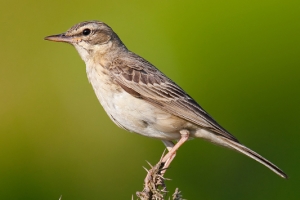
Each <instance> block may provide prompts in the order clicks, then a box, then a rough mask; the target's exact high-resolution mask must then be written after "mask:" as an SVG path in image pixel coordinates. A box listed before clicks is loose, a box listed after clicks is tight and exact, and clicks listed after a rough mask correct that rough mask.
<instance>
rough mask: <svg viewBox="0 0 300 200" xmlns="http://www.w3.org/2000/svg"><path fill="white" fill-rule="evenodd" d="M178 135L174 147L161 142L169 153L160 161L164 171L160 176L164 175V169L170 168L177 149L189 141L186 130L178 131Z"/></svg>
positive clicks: (169, 142)
mask: <svg viewBox="0 0 300 200" xmlns="http://www.w3.org/2000/svg"><path fill="white" fill-rule="evenodd" d="M180 135H181V138H180V140H179V141H178V142H177V143H176V144H175V145H174V143H173V142H171V141H166V140H163V143H164V144H165V145H166V147H167V149H168V151H169V152H168V153H167V154H166V155H165V156H164V157H163V159H162V160H161V162H162V163H163V164H164V166H163V167H162V168H163V169H164V170H162V171H161V174H162V175H164V173H165V172H166V168H168V167H169V166H170V164H171V162H172V161H173V159H174V158H175V156H176V151H177V150H178V149H179V147H180V146H181V145H183V143H185V142H186V141H187V140H188V139H189V135H190V133H189V131H188V130H185V129H184V130H181V131H180Z"/></svg>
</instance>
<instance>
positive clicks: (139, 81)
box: [110, 53, 238, 142]
mask: <svg viewBox="0 0 300 200" xmlns="http://www.w3.org/2000/svg"><path fill="white" fill-rule="evenodd" d="M130 58H131V59H130ZM130 58H129V59H128V57H127V58H126V59H125V58H124V59H122V58H117V59H115V60H114V61H113V63H112V64H111V66H110V72H111V76H112V77H113V79H114V80H115V81H116V82H117V83H118V84H119V85H120V86H121V87H122V88H123V89H124V90H125V91H126V92H128V93H130V94H131V95H133V96H135V97H137V98H141V99H143V100H145V101H147V102H149V103H151V104H152V105H154V106H156V107H158V108H160V109H162V110H165V111H166V112H169V113H171V114H173V115H176V116H178V117H180V118H183V119H185V120H187V121H190V122H192V123H194V124H197V125H199V126H200V127H203V128H205V129H208V130H210V131H212V132H214V133H215V134H218V135H221V136H223V137H225V138H228V139H231V140H234V141H236V142H238V140H237V139H236V138H235V137H234V136H233V135H231V134H230V133H228V132H227V131H226V130H225V129H224V128H222V127H221V126H220V125H219V124H218V123H217V122H216V121H215V120H214V119H213V118H212V117H211V116H210V115H209V114H208V113H207V112H206V111H205V110H204V109H203V108H201V106H200V105H198V104H197V102H196V101H195V100H193V99H192V98H191V97H190V96H189V95H188V94H186V93H185V91H184V90H183V89H181V88H180V87H179V86H178V85H177V84H176V83H174V82H173V81H172V80H170V79H169V78H167V77H166V76H165V75H164V74H163V73H162V72H160V71H159V70H158V69H157V68H155V67H154V66H153V65H152V64H151V63H149V62H147V61H146V60H144V59H143V58H141V57H139V56H137V55H135V54H133V53H131V57H130Z"/></svg>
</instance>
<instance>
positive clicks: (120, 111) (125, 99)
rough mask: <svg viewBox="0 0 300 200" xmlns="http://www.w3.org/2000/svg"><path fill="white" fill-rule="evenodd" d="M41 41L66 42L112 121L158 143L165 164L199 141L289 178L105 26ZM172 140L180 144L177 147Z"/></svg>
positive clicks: (81, 27) (90, 24) (91, 24)
mask: <svg viewBox="0 0 300 200" xmlns="http://www.w3.org/2000/svg"><path fill="white" fill-rule="evenodd" d="M45 39H46V40H50V41H55V42H66V43H69V44H72V45H73V46H74V47H75V48H76V49H77V51H78V53H79V55H80V56H81V58H82V59H83V61H84V62H85V64H86V72H87V76H88V79H89V81H90V83H91V84H92V86H93V89H94V91H95V93H96V95H97V97H98V99H99V101H100V103H101V105H102V106H103V108H104V110H105V111H106V113H107V114H108V116H109V117H110V118H111V120H112V121H113V122H114V123H115V124H116V125H118V126H119V127H121V128H123V129H125V130H128V131H131V132H135V133H139V134H141V135H144V136H148V137H152V138H157V139H160V140H162V142H163V143H164V144H165V145H166V147H167V148H168V150H169V153H168V154H167V155H166V156H165V157H164V159H163V162H169V163H170V162H171V160H172V159H173V158H174V156H175V153H176V150H177V149H178V148H179V147H180V145H182V144H183V143H184V142H185V141H186V140H187V139H188V138H203V139H205V140H208V141H210V142H213V143H215V144H218V145H221V146H225V147H229V148H231V149H234V150H237V151H238V152H240V153H243V154H245V155H247V156H249V157H251V158H253V159H254V160H256V161H258V162H260V163H262V164H263V165H265V166H266V167H268V168H269V169H271V170H272V171H273V172H275V173H276V174H278V175H279V176H281V177H283V178H287V175H286V174H285V173H284V172H283V171H282V170H281V169H279V168H278V167H277V166H275V165H274V164H273V163H271V162H270V161H268V160H266V159H265V158H263V157H262V156H260V155H259V154H257V153H255V152H254V151H252V150H251V149H249V148H247V147H245V146H244V145H242V144H240V143H239V141H238V140H237V139H236V138H235V137H234V136H233V135H231V134H230V133H229V132H228V131H226V130H225V129H224V128H222V127H221V126H220V125H219V124H218V123H217V122H216V121H215V120H214V119H213V118H212V117H211V116H210V115H209V114H208V113H207V112H206V111H205V110H203V108H201V106H200V105H198V104H197V102H196V101H195V100H194V99H192V98H191V97H190V96H189V95H188V94H187V93H186V92H185V91H184V90H183V89H181V88H180V87H179V86H178V85H177V84H176V83H174V82H173V81H172V80H171V79H169V78H168V77H167V76H166V75H164V74H163V73H162V72H160V71H159V70H158V69H157V68H156V67H155V66H153V65H152V64H151V63H149V62H148V61H146V60H145V59H143V58H142V57H140V56H138V55H136V54H135V53H133V52H131V51H129V50H128V49H127V48H126V46H125V45H124V44H123V43H122V41H121V40H120V38H119V37H118V35H117V34H116V33H115V32H114V31H113V30H112V29H111V28H110V27H109V26H108V25H106V24H105V23H103V22H99V21H86V22H82V23H79V24H76V25H74V26H73V27H72V28H70V29H69V30H68V31H67V32H65V33H62V34H58V35H52V36H48V37H46V38H45ZM174 140H178V142H177V143H176V144H175V145H174V143H173V142H172V141H174ZM167 166H168V165H167Z"/></svg>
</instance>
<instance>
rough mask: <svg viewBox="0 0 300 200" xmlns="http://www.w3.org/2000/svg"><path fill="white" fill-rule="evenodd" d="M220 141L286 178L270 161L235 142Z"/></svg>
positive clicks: (224, 139)
mask: <svg viewBox="0 0 300 200" xmlns="http://www.w3.org/2000/svg"><path fill="white" fill-rule="evenodd" d="M221 140H223V141H224V142H225V143H226V144H227V145H228V146H229V147H231V148H233V149H235V150H236V151H238V152H240V153H242V154H245V155H247V156H249V157H250V158H253V159H254V160H256V161H257V162H260V163H261V164H263V165H265V166H266V167H268V168H269V169H270V170H272V171H273V172H275V173H276V174H278V175H279V176H281V177H282V178H288V176H287V175H286V174H285V173H284V172H283V171H282V170H281V169H279V167H277V166H276V165H274V164H273V163H271V162H270V161H268V160H267V159H265V158H264V157H262V156H261V155H259V154H258V153H256V152H254V151H252V150H251V149H249V148H247V147H245V146H244V145H242V144H239V143H237V142H235V141H232V140H230V139H227V138H224V137H222V139H221Z"/></svg>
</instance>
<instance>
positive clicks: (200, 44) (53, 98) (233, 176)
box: [0, 0, 300, 200]
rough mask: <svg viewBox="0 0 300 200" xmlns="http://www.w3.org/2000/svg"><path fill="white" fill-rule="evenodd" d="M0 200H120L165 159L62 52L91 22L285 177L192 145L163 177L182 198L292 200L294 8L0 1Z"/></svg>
mask: <svg viewBox="0 0 300 200" xmlns="http://www.w3.org/2000/svg"><path fill="white" fill-rule="evenodd" d="M0 10H1V12H0V16H1V17H0V22H1V30H2V31H1V32H0V35H1V48H0V59H1V66H0V95H1V98H0V199H9V200H11V199H12V200H14V199H31V200H32V199H45V200H48V199H49V200H50V199H51V200H55V199H58V198H59V197H60V195H62V199H63V200H70V199H72V200H77V199H78V200H81V199H86V200H89V199H131V195H132V194H135V192H136V191H140V190H141V189H142V184H143V179H144V177H145V175H146V173H145V171H144V169H143V168H142V166H147V164H146V162H145V160H148V161H149V162H151V163H153V164H154V163H156V162H157V161H158V160H159V158H160V156H161V154H162V151H163V150H164V146H163V144H162V143H161V142H160V141H158V140H154V139H149V138H146V137H142V136H139V135H137V134H133V133H128V132H127V131H124V130H121V129H119V128H118V127H117V126H115V125H114V124H113V123H112V122H111V121H110V119H109V118H108V117H107V115H106V114H105V112H104V110H103V109H102V107H101V106H100V104H99V103H98V101H97V99H96V96H95V95H94V92H93V90H92V88H91V86H90V84H89V83H88V81H87V78H86V74H85V65H84V63H83V61H82V60H81V59H80V57H79V56H78V54H77V52H76V51H75V49H74V48H73V47H72V46H70V45H67V44H62V43H53V42H47V41H44V40H43V38H44V37H45V36H47V35H51V34H56V33H61V32H64V31H66V30H67V29H68V28H70V27H71V26H72V25H74V24H75V23H78V22H81V21H85V20H92V19H97V20H101V21H104V22H106V23H107V24H109V25H110V26H111V27H113V29H114V30H115V31H116V32H117V33H118V35H119V36H120V37H121V39H122V40H123V42H124V43H125V44H126V45H127V47H128V48H129V49H130V50H132V51H134V52H136V53H138V54H139V55H141V56H143V57H144V58H146V59H147V60H149V61H150V62H152V63H153V64H154V65H156V66H157V67H158V68H159V69H160V70H161V71H163V72H164V73H166V74H167V75H168V76H169V77H170V78H172V79H173V80H174V81H175V82H177V83H178V84H179V85H180V86H181V87H183V88H184V89H185V90H186V91H187V92H188V93H189V94H190V95H191V96H192V97H194V98H195V99H196V100H197V101H198V102H199V103H200V104H201V105H202V106H203V107H204V108H205V109H206V110H207V111H208V112H209V113H210V114H211V115H212V116H213V117H214V118H215V119H216V120H217V121H218V122H219V123H220V124H221V125H223V126H224V127H225V128H226V129H227V130H229V131H230V132H231V133H232V134H234V135H235V136H236V137H237V138H239V140H240V141H241V142H242V143H244V144H246V145H247V146H248V147H250V148H252V149H254V150H255V151H257V152H259V153H260V154H262V155H263V156H265V157H266V158H268V159H269V160H271V161H272V162H274V163H275V164H276V165H278V166H279V167H280V168H282V169H283V170H284V171H285V172H286V173H287V174H288V175H289V177H290V178H289V180H283V179H281V178H280V177H278V176H277V175H275V174H273V173H272V172H271V171H270V170H268V169H267V168H265V167H264V166H262V165H260V164H258V163H257V162H255V161H253V160H251V159H249V158H247V157H245V156H243V155H241V154H238V153H235V152H234V151H231V150H228V149H224V148H221V147H217V146H214V145H211V144H210V143H207V142H204V141H201V140H192V141H190V142H188V143H187V144H185V145H184V146H183V147H182V148H181V149H180V151H179V152H178V154H177V157H176V159H175V161H174V162H173V163H172V166H171V169H170V170H168V172H167V174H166V176H167V177H169V178H171V179H172V181H168V182H167V185H168V189H169V190H170V191H171V192H172V191H174V190H175V188H176V187H179V189H180V190H182V194H183V195H184V198H186V199H249V200H250V199H251V200H252V199H256V200H259V199H264V200H265V199H272V200H274V199H300V191H299V187H300V181H299V179H300V170H299V168H300V155H299V154H300V147H299V139H300V127H299V111H300V109H299V108H300V106H299V102H300V92H299V89H300V76H299V75H300V74H299V72H300V58H299V53H300V39H299V38H300V1H298V0H295V1H291V0H287V1H274V0H252V1H240V0H227V1H204V0H198V1H196V0H194V1H192V0H188V1H179V0H176V1H175V0H173V1H161V0H160V1H159V0H155V1H138V0H135V1H116V0H101V1H100V0H96V1H95V0H89V1H72V2H70V1H57V0H52V1H36V0H35V1H34V0H31V1H30V0H27V1H18V2H14V1H8V0H1V5H0Z"/></svg>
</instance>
